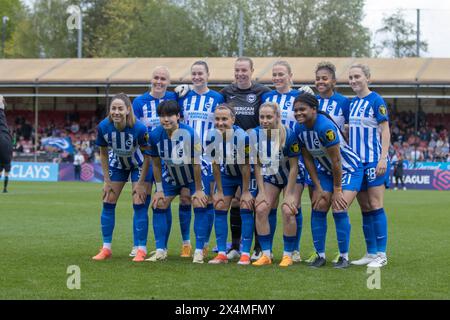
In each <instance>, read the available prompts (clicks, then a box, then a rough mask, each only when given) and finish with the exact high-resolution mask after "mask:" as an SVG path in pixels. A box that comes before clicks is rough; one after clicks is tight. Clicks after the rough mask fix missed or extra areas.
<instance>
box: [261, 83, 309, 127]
mask: <svg viewBox="0 0 450 320" xmlns="http://www.w3.org/2000/svg"><path fill="white" fill-rule="evenodd" d="M301 93H303V91H299V90H295V89H292V90H291V91H289V92H288V93H279V92H278V91H277V90H272V91H270V92H267V93H264V94H263V95H262V101H263V102H276V103H278V105H279V106H280V111H281V123H282V124H283V125H285V126H288V127H289V128H291V129H294V126H295V124H296V123H297V120H295V117H294V100H295V98H297V97H298V96H299V95H300V94H301Z"/></svg>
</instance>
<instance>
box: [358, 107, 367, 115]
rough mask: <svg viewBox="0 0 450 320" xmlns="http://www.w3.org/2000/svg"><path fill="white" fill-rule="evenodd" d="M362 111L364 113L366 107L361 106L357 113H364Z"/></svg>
mask: <svg viewBox="0 0 450 320" xmlns="http://www.w3.org/2000/svg"><path fill="white" fill-rule="evenodd" d="M364 111H366V107H364V106H363V107H361V108H359V110H358V113H359V114H360V115H361V114H362V113H364Z"/></svg>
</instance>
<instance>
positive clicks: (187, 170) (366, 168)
mask: <svg viewBox="0 0 450 320" xmlns="http://www.w3.org/2000/svg"><path fill="white" fill-rule="evenodd" d="M234 71H235V82H234V83H232V84H231V85H229V86H227V87H225V88H224V89H222V90H221V92H220V93H218V92H216V91H213V90H211V89H209V88H208V86H207V80H208V76H209V69H208V65H207V63H206V62H204V61H197V62H195V63H194V64H193V65H192V67H191V76H192V85H190V86H188V85H183V86H179V87H177V88H176V89H175V92H176V93H173V92H169V91H167V86H168V85H169V83H170V75H169V71H168V69H167V68H166V67H157V68H156V69H155V70H154V71H153V74H152V80H151V87H150V91H149V92H146V93H144V94H143V95H142V96H139V97H137V98H136V99H134V101H133V103H131V101H130V99H129V98H128V96H127V95H125V94H118V95H116V96H114V97H113V98H112V100H111V103H110V105H109V114H108V117H107V118H106V119H104V120H103V121H102V122H101V123H100V124H99V125H98V135H97V141H96V143H97V145H99V147H100V155H101V163H102V169H103V172H104V173H105V174H104V187H103V209H102V213H101V229H102V236H103V247H102V248H101V250H100V253H99V254H97V255H96V256H94V257H93V259H94V260H104V259H108V258H110V257H111V256H112V250H111V242H112V234H113V230H114V224H115V206H116V202H117V200H118V197H119V195H120V193H121V191H122V189H123V187H124V185H125V183H126V182H127V181H128V180H129V179H130V178H131V181H132V190H133V209H134V216H133V238H134V245H133V250H132V252H131V254H130V255H131V256H134V258H133V261H136V262H142V261H145V260H148V261H160V260H166V259H167V243H168V239H169V234H170V230H171V224H172V212H171V206H170V204H171V202H172V200H173V199H174V198H175V197H176V196H178V195H179V196H180V205H179V218H180V229H181V233H182V239H183V245H182V253H181V256H183V257H191V256H192V253H191V250H192V249H191V244H190V227H191V211H192V207H193V209H194V210H193V211H194V233H195V251H194V253H193V262H194V263H203V262H204V260H205V258H206V254H207V250H208V246H209V240H210V235H211V232H212V228H213V227H214V230H215V234H216V243H217V250H218V254H217V255H216V256H215V257H214V258H213V259H211V260H209V261H208V263H210V264H220V263H228V261H229V260H231V259H234V258H239V262H238V264H240V265H249V264H253V265H255V266H262V265H269V264H271V263H272V260H273V253H272V244H273V237H274V232H275V228H276V223H277V208H278V206H279V196H280V194H281V192H282V191H283V194H284V197H283V200H282V203H281V211H282V220H283V243H284V251H283V256H282V259H281V262H280V266H283V267H287V266H290V265H292V264H293V262H295V261H299V260H300V256H299V252H300V248H299V244H300V237H301V231H302V211H301V201H300V200H301V195H302V193H303V189H304V187H305V186H308V188H309V191H310V198H311V204H312V212H311V232H312V238H313V241H314V247H315V250H316V255H315V256H313V257H311V258H310V265H311V266H312V267H321V266H323V265H325V264H326V257H325V239H326V233H327V222H326V215H327V212H328V211H329V209H330V208H331V209H332V213H333V218H334V221H335V224H336V234H337V242H338V247H339V252H340V253H339V258H338V259H337V261H336V262H335V263H334V267H335V268H347V267H349V266H350V264H351V263H352V264H356V265H368V266H370V267H382V266H384V265H386V264H387V257H386V244H387V219H386V213H385V211H384V208H383V195H384V190H385V187H386V186H387V185H388V181H389V180H388V175H389V160H388V157H387V152H388V148H389V141H390V139H389V135H390V133H389V126H388V121H389V119H388V110H387V108H386V104H385V102H384V101H383V99H382V97H381V96H380V95H378V94H377V93H376V92H373V91H371V90H370V89H369V81H370V71H369V68H368V67H367V66H365V65H360V64H358V65H354V66H352V67H351V68H350V69H349V83H350V86H351V88H352V89H353V91H354V92H355V94H356V96H355V97H354V98H353V99H351V100H350V99H347V98H345V97H344V96H342V95H340V94H339V93H337V92H336V91H335V85H336V68H335V67H334V65H333V64H332V63H330V62H322V63H319V64H318V66H317V68H316V82H315V86H316V89H317V91H318V93H319V94H318V95H314V94H311V92H312V93H313V91H312V90H311V89H310V88H308V87H302V88H301V90H295V89H292V72H291V68H290V65H289V64H288V63H287V62H286V61H279V62H276V63H275V64H274V66H273V73H272V74H273V83H274V86H275V90H270V89H268V88H267V87H265V86H263V85H261V84H258V83H255V82H253V81H252V80H251V78H252V73H253V61H252V60H251V59H250V58H247V57H241V58H238V59H237V60H236V62H235V70H234ZM238 159H240V161H239V162H238ZM153 184H155V186H156V191H155V193H154V194H153V197H151V196H150V194H151V190H152V186H153ZM355 198H357V201H358V203H359V205H360V207H361V212H362V216H363V232H364V236H365V241H366V247H367V252H366V254H365V255H364V256H363V257H362V258H361V259H359V260H356V261H352V262H351V263H350V261H349V255H348V250H349V242H350V231H351V225H350V220H349V216H348V208H349V206H350V205H351V203H352V202H353V200H354V199H355ZM150 206H151V207H152V210H153V231H154V237H155V244H156V251H154V252H153V253H152V255H151V256H150V257H149V258H148V259H146V258H147V237H148V209H149V207H150ZM228 211H230V226H231V234H232V245H231V248H227V236H228ZM255 231H256V232H255ZM254 232H255V250H254V253H253V255H252V256H251V257H250V251H251V246H252V243H253V238H254V237H253V236H254ZM227 249H228V250H227ZM252 260H254V262H253V263H252V262H251V261H252Z"/></svg>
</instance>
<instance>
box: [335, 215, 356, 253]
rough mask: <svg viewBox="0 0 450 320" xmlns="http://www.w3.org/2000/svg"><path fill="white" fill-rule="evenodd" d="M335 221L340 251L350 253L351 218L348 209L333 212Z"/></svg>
mask: <svg viewBox="0 0 450 320" xmlns="http://www.w3.org/2000/svg"><path fill="white" fill-rule="evenodd" d="M333 218H334V223H335V224H336V235H337V241H338V247H339V253H348V250H349V247H350V230H351V227H352V226H351V225H350V219H349V217H348V213H347V211H342V212H333Z"/></svg>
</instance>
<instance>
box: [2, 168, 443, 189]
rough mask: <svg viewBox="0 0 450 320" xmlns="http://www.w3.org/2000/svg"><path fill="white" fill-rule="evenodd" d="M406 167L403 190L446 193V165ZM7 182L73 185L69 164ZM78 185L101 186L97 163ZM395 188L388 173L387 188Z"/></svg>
mask: <svg viewBox="0 0 450 320" xmlns="http://www.w3.org/2000/svg"><path fill="white" fill-rule="evenodd" d="M411 165H412V164H406V165H405V170H404V175H403V180H404V183H405V186H406V188H407V189H423V190H450V163H449V162H443V163H437V162H436V163H433V162H417V163H416V164H415V167H414V168H413V169H412V168H411ZM10 180H11V181H14V180H15V181H75V170H74V166H73V165H72V164H69V163H63V164H55V163H42V162H13V163H12V167H11V172H10ZM80 181H85V182H103V173H102V167H101V165H100V164H99V163H83V165H82V166H81V174H80ZM394 186H395V178H394V177H393V170H391V188H393V187H394Z"/></svg>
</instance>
